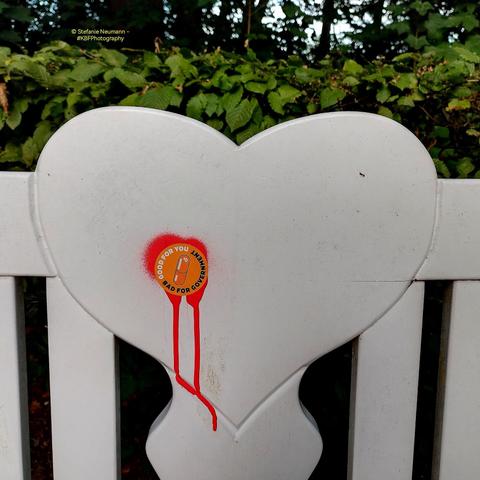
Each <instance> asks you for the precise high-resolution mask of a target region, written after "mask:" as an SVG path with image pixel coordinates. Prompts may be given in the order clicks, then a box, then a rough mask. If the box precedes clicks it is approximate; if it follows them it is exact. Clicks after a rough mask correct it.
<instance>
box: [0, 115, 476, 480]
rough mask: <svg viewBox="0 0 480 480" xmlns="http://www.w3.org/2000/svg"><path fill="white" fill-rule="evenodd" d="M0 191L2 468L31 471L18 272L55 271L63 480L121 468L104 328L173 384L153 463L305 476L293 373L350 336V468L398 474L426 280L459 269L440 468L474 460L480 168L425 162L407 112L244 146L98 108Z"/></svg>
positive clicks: (406, 441) (52, 319) (167, 478)
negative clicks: (442, 167) (456, 174)
mask: <svg viewBox="0 0 480 480" xmlns="http://www.w3.org/2000/svg"><path fill="white" fill-rule="evenodd" d="M0 195H1V198H0V247H1V248H0V275H1V276H2V277H1V278H0V305H1V310H0V311H1V319H0V385H1V389H0V478H1V479H2V480H3V479H4V480H19V479H28V478H29V477H30V473H29V453H28V447H27V445H28V428H27V421H26V419H27V416H26V396H25V388H24V387H25V358H24V356H25V354H24V348H23V341H22V337H23V310H22V302H21V297H20V289H19V288H18V285H17V283H16V280H15V277H22V276H41V277H47V291H48V293H47V301H48V335H49V349H50V350H49V362H50V381H51V401H52V404H51V408H52V437H53V460H54V475H55V479H56V480H85V479H87V478H88V479H89V480H90V479H98V480H108V479H111V480H114V479H118V478H119V467H118V465H119V424H118V411H119V406H118V404H117V392H116V389H117V380H116V377H117V375H118V369H117V365H116V354H115V336H118V337H120V338H122V339H124V340H126V341H127V342H130V343H132V344H133V345H135V346H137V347H139V348H140V349H142V350H144V351H145V352H147V353H148V354H150V355H152V356H153V357H154V358H156V359H158V360H159V361H161V362H162V364H163V366H164V367H165V368H166V369H167V371H168V373H169V375H170V377H171V380H172V385H173V399H172V402H171V404H170V405H169V406H168V407H167V408H166V409H165V411H164V412H162V413H161V414H160V412H159V414H160V416H159V417H158V419H157V420H156V421H155V423H154V425H153V426H152V429H151V432H150V436H149V440H148V442H147V453H148V456H149V459H150V461H151V463H152V465H153V466H154V468H155V470H156V471H157V473H158V475H159V477H160V478H161V479H162V480H176V479H179V480H182V479H187V478H195V479H197V480H207V479H208V480H240V479H242V480H249V479H252V480H253V479H260V480H306V479H307V478H308V477H309V475H310V473H311V472H312V470H313V469H314V467H315V465H316V463H317V462H318V459H319V458H320V454H321V450H322V442H321V439H320V435H319V433H318V431H317V429H316V425H315V424H314V421H313V419H311V418H310V416H309V414H308V412H306V411H305V410H304V409H303V408H302V407H301V405H300V403H299V401H298V386H299V382H300V379H301V378H302V375H303V373H304V372H305V370H306V368H307V366H308V365H309V364H311V362H313V361H314V360H315V359H316V358H319V357H320V356H322V355H324V354H326V353H327V352H329V351H331V350H333V349H335V348H336V347H338V346H340V345H342V344H344V343H346V342H348V341H350V340H352V339H354V338H356V339H357V340H356V342H355V355H354V372H353V380H354V381H353V382H352V393H351V404H352V409H351V422H350V423H351V427H350V462H349V479H350V480H386V479H388V480H407V479H410V478H411V475H412V461H413V460H412V459H413V447H414V434H415V415H416V402H417V386H418V375H419V358H420V341H421V329H422V306H423V296H424V282H425V281H429V280H452V281H453V295H452V299H451V303H450V305H448V306H447V311H446V314H447V315H446V318H447V317H448V322H447V321H446V325H447V326H448V351H447V354H446V359H445V360H446V364H445V365H444V368H445V369H446V370H445V372H446V374H445V378H444V382H442V384H441V385H440V397H441V401H440V402H439V403H440V404H441V406H442V407H443V408H442V409H440V410H439V412H438V421H437V423H438V432H437V433H438V435H437V437H438V438H437V442H436V463H435V475H434V478H435V479H439V480H474V479H477V478H478V475H479V473H480V455H479V454H478V453H479V451H480V413H479V407H480V318H478V317H479V316H480V315H479V314H480V283H479V282H478V280H479V279H480V260H479V258H480V257H479V255H478V250H479V245H480V228H479V227H478V225H479V219H480V181H477V180H437V178H436V175H435V170H434V167H433V163H432V161H431V159H430V157H429V155H428V153H427V151H426V150H425V149H424V148H423V146H422V145H421V144H420V142H419V141H418V140H417V139H416V138H415V137H414V136H413V134H411V133H410V132H409V131H407V130H406V129H405V128H403V127H402V126H400V125H399V124H397V123H395V122H393V121H391V120H388V119H386V118H383V117H380V116H376V115H370V114H362V113H334V114H322V115H314V116H311V117H308V118H304V119H300V120H295V121H292V122H287V123H285V124H282V125H280V126H277V127H275V128H272V129H269V130H268V131H266V132H263V133H262V134H260V135H257V136H255V137H254V138H253V139H251V140H249V141H247V142H246V143H245V144H243V145H242V146H240V147H237V146H235V145H234V144H233V143H231V142H230V141H229V140H228V139H226V138H225V137H223V136H222V135H220V134H219V133H218V132H216V131H214V130H213V129H211V128H209V127H207V126H205V125H202V124H200V123H198V122H196V121H194V120H191V119H188V118H184V117H181V116H178V115H175V114H171V113H165V112H161V111H155V110H150V109H140V108H126V107H111V108H104V109H98V110H93V111H90V112H88V113H85V114H82V115H80V116H78V117H76V118H74V119H72V120H71V121H69V122H68V123H67V124H66V125H64V126H63V127H62V128H60V129H59V131H58V132H57V133H56V134H55V135H54V136H53V137H52V138H51V139H50V141H49V142H48V144H47V145H46V147H45V149H44V151H43V153H42V155H41V158H40V161H39V166H38V168H37V170H36V172H35V173H21V172H15V173H2V174H0ZM189 262H190V263H189ZM202 262H203V263H202ZM207 280H208V282H207ZM165 282H166V283H165ZM207 283H208V284H207ZM167 293H168V295H167ZM183 297H185V298H183ZM177 315H178V316H177ZM321 398H322V393H321V388H320V389H319V394H318V401H319V402H320V401H321ZM320 434H321V432H320Z"/></svg>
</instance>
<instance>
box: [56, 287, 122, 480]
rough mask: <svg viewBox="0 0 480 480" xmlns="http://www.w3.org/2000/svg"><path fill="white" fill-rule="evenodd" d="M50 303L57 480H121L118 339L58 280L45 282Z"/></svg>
mask: <svg viewBox="0 0 480 480" xmlns="http://www.w3.org/2000/svg"><path fill="white" fill-rule="evenodd" d="M47 303H48V315H49V319H48V322H49V323H48V325H49V327H48V332H49V354H50V391H51V401H52V443H53V468H54V475H55V480H85V479H87V478H88V479H89V480H117V479H118V478H119V476H118V475H119V460H120V458H119V455H118V446H119V428H118V423H119V422H118V408H119V405H118V402H117V381H116V348H115V339H114V336H113V335H112V334H111V333H110V332H108V331H107V330H105V329H104V328H103V327H101V326H100V325H99V324H98V323H97V322H96V321H95V320H94V319H93V318H92V317H91V316H90V315H88V314H87V313H86V312H85V311H84V310H83V309H82V308H81V307H80V306H79V305H78V303H77V302H76V301H75V300H74V299H73V298H72V297H71V295H70V294H69V293H68V292H67V291H66V289H65V288H64V286H63V284H62V283H61V281H60V280H59V279H58V278H52V279H48V280H47Z"/></svg>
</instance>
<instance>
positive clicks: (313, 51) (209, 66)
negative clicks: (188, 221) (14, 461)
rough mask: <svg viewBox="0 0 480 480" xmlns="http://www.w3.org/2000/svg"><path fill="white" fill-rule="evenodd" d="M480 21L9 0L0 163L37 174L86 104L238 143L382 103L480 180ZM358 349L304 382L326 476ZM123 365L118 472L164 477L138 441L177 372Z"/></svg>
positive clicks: (317, 4)
mask: <svg viewBox="0 0 480 480" xmlns="http://www.w3.org/2000/svg"><path fill="white" fill-rule="evenodd" d="M479 18H480V7H479V4H478V3H477V2H463V1H453V0H451V1H437V0H432V1H420V0H416V1H411V0H398V1H392V0H365V1H360V0H287V1H279V0H142V1H133V0H100V1H99V0H90V1H85V2H75V1H72V0H55V1H49V0H28V1H11V0H10V1H6V2H4V1H1V0H0V169H2V170H32V169H34V168H35V165H36V162H37V160H38V156H39V154H40V152H41V150H42V148H43V146H44V145H45V143H46V141H47V140H48V138H49V137H50V136H51V135H52V134H53V133H54V132H55V131H56V130H57V129H58V128H59V127H60V126H61V125H62V124H63V123H64V122H66V121H68V120H69V119H70V118H72V117H73V116H75V115H78V114H80V113H82V112H84V111H86V110H89V109H92V108H97V107H102V106H108V105H130V106H143V107H149V108H156V109H162V110H169V111H172V112H177V113H180V114H183V115H188V116H190V117H192V118H195V119H197V120H199V121H202V122H205V123H207V124H209V125H210V126H211V127H213V128H215V129H217V130H219V131H221V132H223V133H224V134H225V135H227V136H228V137H230V138H231V139H233V140H234V141H235V142H237V143H242V142H244V141H245V140H247V139H248V138H250V137H251V136H252V135H255V134H256V133H258V132H260V131H262V130H264V129H266V128H268V127H270V126H273V125H276V124H278V123H280V122H284V121H288V120H290V119H294V118H298V117H301V116H305V115H310V114H314V113H321V112H328V111H338V110H360V111H367V112H372V113H378V114H381V115H385V116H387V117H390V118H392V119H394V120H396V121H398V122H400V123H402V124H403V125H405V126H407V127H408V128H409V129H410V130H411V131H413V132H414V133H415V134H416V135H417V136H418V138H419V139H420V140H421V141H422V142H423V144H424V145H425V147H426V148H427V149H428V151H429V153H430V155H431V156H432V158H433V159H434V162H435V165H436V167H437V171H438V174H439V176H442V177H460V178H466V177H475V178H480V95H479V91H480V86H479V82H480V73H479V64H480V20H479ZM85 29H91V30H99V29H103V30H119V31H122V32H123V33H122V34H121V35H120V37H121V38H122V40H118V39H117V40H116V41H106V40H105V41H103V42H99V41H96V40H92V39H89V40H86V39H84V38H83V37H82V36H81V37H79V36H78V35H79V32H81V30H85ZM74 32H75V33H74ZM132 168H134V165H132ZM443 289H444V286H442V285H440V286H434V287H429V290H428V291H427V315H426V317H425V329H426V330H425V338H424V346H423V353H422V362H423V364H424V366H425V368H424V369H423V370H422V371H423V373H421V384H420V393H421V397H420V402H419V405H420V406H419V414H418V427H417V430H418V432H419V433H418V432H417V434H419V437H418V438H417V447H418V448H417V449H416V459H415V469H414V470H415V472H414V478H415V479H416V480H420V479H428V478H430V477H429V475H430V470H429V469H430V463H431V443H429V441H428V438H430V439H431V438H432V437H433V433H432V431H431V430H432V428H433V427H432V425H433V411H432V405H433V404H434V398H433V397H434V392H435V376H436V367H435V365H436V364H435V358H436V355H437V353H438V344H439V329H438V325H439V320H438V313H439V311H440V310H441V296H442V293H441V292H442V291H443ZM25 292H26V298H27V339H28V344H29V354H28V356H29V377H30V382H29V393H30V427H31V430H32V451H33V455H32V463H33V478H34V480H44V479H48V478H51V456H50V455H51V454H50V453H49V452H50V448H51V447H50V439H49V434H48V430H49V416H48V415H49V414H48V403H49V392H48V355H47V336H46V331H47V330H46V316H45V305H44V282H42V281H41V280H39V279H28V280H27V281H26V282H25ZM428 305H430V307H429V306H428ZM429 312H430V313H429ZM432 312H433V313H432ZM435 312H436V313H435ZM349 352H350V345H347V346H345V347H343V348H342V349H340V350H339V351H338V352H336V353H333V354H330V356H328V358H326V359H324V360H322V361H320V363H318V364H316V365H315V366H314V367H312V369H310V370H309V372H307V374H306V381H305V382H304V383H303V384H302V387H301V394H302V392H303V394H304V399H305V402H306V403H307V407H308V408H309V409H310V410H311V411H312V412H313V413H314V414H315V415H316V418H317V420H318V421H319V423H320V426H321V430H322V432H324V433H325V435H327V437H326V438H328V442H327V444H326V451H328V452H329V455H328V456H327V455H325V456H324V457H323V459H322V462H323V463H322V464H321V469H322V470H321V471H322V474H323V475H329V477H330V478H335V479H339V480H340V479H342V478H344V474H345V472H344V469H343V467H342V468H340V470H339V469H338V465H343V466H345V465H346V456H345V452H346V450H345V448H346V443H347V440H348V439H347V438H346V437H345V436H342V434H341V433H339V431H340V430H342V429H343V430H345V428H343V427H346V425H347V424H348V388H349V371H350V363H351V358H350V354H349ZM120 362H121V371H122V375H121V390H122V435H123V437H122V440H124V442H123V452H122V455H123V463H122V476H123V478H129V479H139V478H141V479H144V480H146V479H150V478H152V479H154V478H155V476H154V474H153V472H152V470H151V467H149V465H148V462H147V461H146V458H145V456H144V454H142V451H143V446H144V440H145V437H146V434H147V432H148V427H149V425H150V424H151V423H152V421H153V419H154V418H155V416H156V415H157V414H158V412H159V411H160V409H161V406H162V405H165V403H166V402H167V401H168V398H169V395H170V386H169V381H168V378H167V377H166V375H165V374H164V372H163V370H162V368H161V367H160V366H159V365H158V364H156V362H154V361H152V360H151V359H149V358H148V357H146V356H145V355H143V354H142V353H141V352H139V351H137V350H135V349H134V348H133V347H130V346H128V345H126V344H123V343H121V345H120ZM321 362H323V363H321ZM315 372H317V373H315ZM316 374H318V375H319V376H320V377H321V378H322V379H323V380H322V384H323V386H324V389H325V393H324V395H322V399H323V401H324V402H325V403H324V404H323V405H320V406H319V405H317V404H316V403H315V402H314V403H312V404H311V405H310V404H308V395H307V393H308V392H309V391H310V390H311V389H312V388H314V387H312V385H315V382H314V381H313V380H312V381H310V380H309V379H313V378H314V376H315V375H316ZM309 382H310V383H309ZM312 382H313V383H312ZM422 392H423V393H422ZM315 412H317V413H318V416H317V413H315ZM340 427H342V428H340ZM423 438H425V439H427V440H425V441H424V440H423ZM419 439H420V440H419ZM336 466H337V467H336ZM336 468H337V469H336ZM319 471H320V470H319ZM312 478H315V477H312Z"/></svg>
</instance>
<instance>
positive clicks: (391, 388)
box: [349, 282, 424, 480]
mask: <svg viewBox="0 0 480 480" xmlns="http://www.w3.org/2000/svg"><path fill="white" fill-rule="evenodd" d="M423 295H424V285H423V283H421V282H417V283H414V284H413V285H412V286H411V287H410V288H409V289H408V291H407V292H406V293H405V295H404V296H403V297H402V298H401V299H400V301H399V302H398V303H397V304H396V305H395V306H394V307H393V308H392V309H391V310H390V311H389V312H388V313H387V314H386V315H385V316H384V317H383V318H382V319H380V320H379V322H378V323H377V324H375V325H374V326H373V327H372V328H370V329H369V330H367V331H366V332H365V333H363V334H362V335H361V336H360V337H359V339H358V341H357V342H356V347H355V351H354V373H353V379H352V403H351V405H352V406H351V415H350V418H351V420H350V422H351V424H350V459H349V480H366V479H372V480H373V479H388V480H410V479H411V478H412V465H413V445H414V438H415V416H416V405H417V389H418V375H419V364H420V345H421V336H422V335H421V334H422V313H423Z"/></svg>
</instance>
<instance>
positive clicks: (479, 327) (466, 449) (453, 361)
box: [433, 281, 480, 480]
mask: <svg viewBox="0 0 480 480" xmlns="http://www.w3.org/2000/svg"><path fill="white" fill-rule="evenodd" d="M446 333H447V334H448V341H447V343H446V348H447V351H446V352H445V353H446V360H447V361H446V365H445V368H446V376H445V384H444V385H441V386H440V388H444V393H443V398H441V401H442V403H443V407H444V409H443V411H440V412H439V418H438V424H439V429H438V432H437V448H439V452H437V463H436V465H434V470H435V471H434V477H433V480H452V479H454V480H474V479H477V478H479V475H480V441H479V439H480V282H478V281H476V282H471V281H463V282H462V281H459V282H455V283H454V286H453V294H452V298H451V312H450V319H449V328H448V330H447V332H446Z"/></svg>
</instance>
